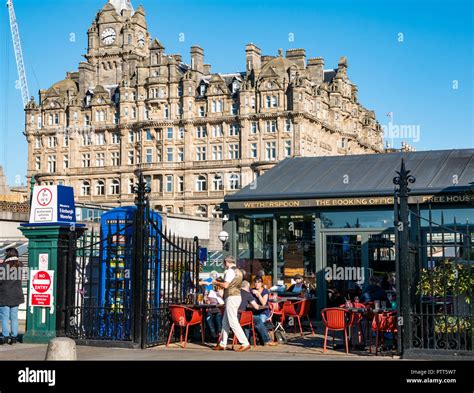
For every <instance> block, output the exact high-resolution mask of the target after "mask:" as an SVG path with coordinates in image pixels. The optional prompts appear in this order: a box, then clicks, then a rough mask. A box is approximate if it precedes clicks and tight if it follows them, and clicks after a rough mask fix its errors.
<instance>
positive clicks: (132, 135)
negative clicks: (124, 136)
mask: <svg viewBox="0 0 474 393" xmlns="http://www.w3.org/2000/svg"><path fill="white" fill-rule="evenodd" d="M128 142H129V143H133V142H135V132H134V131H129V132H128Z"/></svg>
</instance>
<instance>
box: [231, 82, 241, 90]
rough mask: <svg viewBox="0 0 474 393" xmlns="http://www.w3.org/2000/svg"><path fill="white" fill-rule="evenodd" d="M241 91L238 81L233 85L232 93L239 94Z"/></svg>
mask: <svg viewBox="0 0 474 393" xmlns="http://www.w3.org/2000/svg"><path fill="white" fill-rule="evenodd" d="M239 89H240V83H239V82H238V81H234V82H233V83H232V93H237V91H238V90H239Z"/></svg>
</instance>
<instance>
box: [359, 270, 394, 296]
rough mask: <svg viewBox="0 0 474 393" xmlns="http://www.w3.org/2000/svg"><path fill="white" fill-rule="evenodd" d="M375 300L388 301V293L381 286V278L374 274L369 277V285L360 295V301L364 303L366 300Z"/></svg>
mask: <svg viewBox="0 0 474 393" xmlns="http://www.w3.org/2000/svg"><path fill="white" fill-rule="evenodd" d="M375 300H381V301H387V300H388V299H387V294H386V293H385V291H384V290H383V289H382V288H381V287H380V284H379V280H378V279H377V277H375V276H372V277H370V278H369V285H368V286H367V288H366V289H365V291H364V292H363V293H362V295H361V297H360V301H361V302H362V303H365V302H373V301H375Z"/></svg>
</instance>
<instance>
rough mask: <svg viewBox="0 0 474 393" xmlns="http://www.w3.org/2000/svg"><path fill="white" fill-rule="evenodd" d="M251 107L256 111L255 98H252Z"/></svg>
mask: <svg viewBox="0 0 474 393" xmlns="http://www.w3.org/2000/svg"><path fill="white" fill-rule="evenodd" d="M250 107H251V108H252V109H255V97H252V98H251V99H250Z"/></svg>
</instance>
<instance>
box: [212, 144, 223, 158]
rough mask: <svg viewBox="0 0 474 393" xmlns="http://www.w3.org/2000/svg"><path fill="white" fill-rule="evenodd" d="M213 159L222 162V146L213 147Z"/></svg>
mask: <svg viewBox="0 0 474 393" xmlns="http://www.w3.org/2000/svg"><path fill="white" fill-rule="evenodd" d="M212 159H213V160H222V146H221V145H214V146H212Z"/></svg>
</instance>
